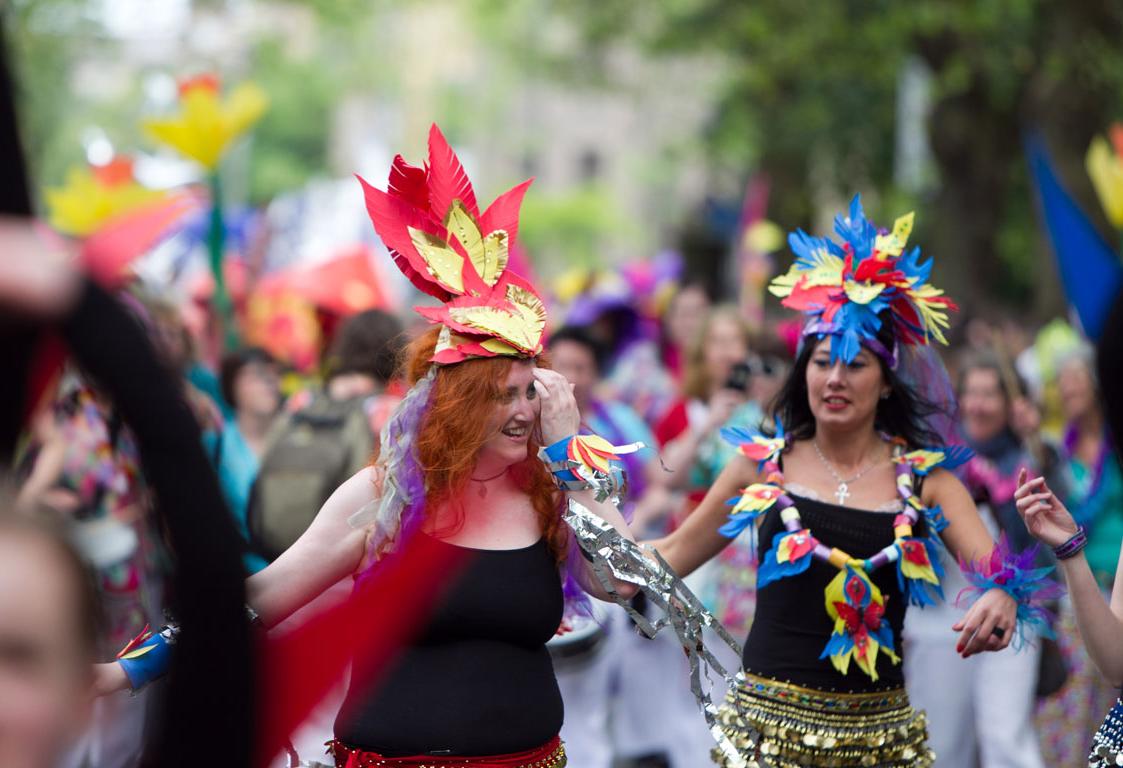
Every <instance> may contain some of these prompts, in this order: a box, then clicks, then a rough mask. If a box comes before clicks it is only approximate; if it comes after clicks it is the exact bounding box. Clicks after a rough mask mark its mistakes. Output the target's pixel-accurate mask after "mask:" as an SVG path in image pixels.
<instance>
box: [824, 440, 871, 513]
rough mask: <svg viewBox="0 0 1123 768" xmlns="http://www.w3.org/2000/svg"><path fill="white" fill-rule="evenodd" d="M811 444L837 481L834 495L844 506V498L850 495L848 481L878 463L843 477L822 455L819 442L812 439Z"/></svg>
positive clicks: (858, 476)
mask: <svg viewBox="0 0 1123 768" xmlns="http://www.w3.org/2000/svg"><path fill="white" fill-rule="evenodd" d="M811 444H812V445H813V446H815V453H817V454H819V460H820V461H821V462H823V466H824V467H826V468H827V471H828V472H830V473H831V475H833V476H834V479H835V480H837V481H838V488H837V489H836V490H835V492H834V495H835V497H836V498H837V499H838V503H839V506H846V499H848V498H849V497H850V496H851V495H852V494H851V493H850V483H852V482H854V481H855V480H857V479H858V478H860V477H861V476H862V475H864V474H866V473H867V472H869V471H870V470H871V469H873V468H874V467H876V466H878V464H879V463H880V462H876V461H875V462H874V463H873V464H870V465H869V466H868V467H866V468H865V469H863V470H862V471H861V472H859V473H858V474H856V475H854V476H853V477H851V478H849V479H844V478H843V477H842V475H840V474H838V472H837V471H835V468H834V465H833V464H831V463H830V461H829V460H828V459H827V457H826V456H825V455H823V450H822V449H821V448H820V447H819V442H818V441H817V440H812V441H811Z"/></svg>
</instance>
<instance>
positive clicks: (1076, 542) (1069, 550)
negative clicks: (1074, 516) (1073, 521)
mask: <svg viewBox="0 0 1123 768" xmlns="http://www.w3.org/2000/svg"><path fill="white" fill-rule="evenodd" d="M1086 546H1088V532H1087V531H1085V530H1084V526H1082V525H1080V526H1077V528H1076V533H1074V534H1072V536H1070V537H1069V539H1068V541H1066V542H1065V543H1064V544H1061V545H1060V546H1059V547H1053V554H1054V555H1056V556H1057V559H1058V560H1068V559H1069V558H1070V557H1076V556H1077V555H1079V554H1080V553H1081V552H1083V551H1084V547H1086Z"/></svg>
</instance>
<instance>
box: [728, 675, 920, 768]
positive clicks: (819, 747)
mask: <svg viewBox="0 0 1123 768" xmlns="http://www.w3.org/2000/svg"><path fill="white" fill-rule="evenodd" d="M718 718H719V722H720V725H721V728H722V730H723V731H725V733H726V735H727V736H728V737H729V738H730V739H731V740H732V741H733V743H734V744H736V745H737V748H738V750H739V751H740V754H741V756H742V758H743V759H744V760H746V761H747V763H745V765H747V766H748V768H802V767H814V766H836V767H838V768H848V767H849V766H854V767H855V768H858V766H870V765H876V766H879V767H882V766H883V767H884V768H930V766H931V765H932V763H933V761H934V759H935V756H934V755H933V753H932V751H931V750H929V749H928V746H927V740H928V728H927V721H926V720H925V718H924V713H922V712H917V711H916V710H914V709H913V708H912V707H911V706H910V705H909V700H908V696H906V695H905V691H904V689H903V688H894V689H891V690H887V691H879V692H876V693H836V692H834V691H817V690H813V689H810V688H802V687H800V686H798V685H792V684H790V683H782V682H779V681H776V680H770V679H768V678H764V677H758V676H756V675H753V674H750V673H745V683H744V684H743V685H742V686H741V687H740V688H739V689H737V690H733V691H730V692H729V694H728V696H727V697H726V700H725V706H723V707H722V709H721V712H720V713H719V715H718ZM713 757H714V761H715V762H717V763H718V764H719V765H722V766H725V768H734V766H733V765H732V764H731V763H729V762H728V761H722V758H721V756H720V755H718V754H716V753H715V754H714V756H713Z"/></svg>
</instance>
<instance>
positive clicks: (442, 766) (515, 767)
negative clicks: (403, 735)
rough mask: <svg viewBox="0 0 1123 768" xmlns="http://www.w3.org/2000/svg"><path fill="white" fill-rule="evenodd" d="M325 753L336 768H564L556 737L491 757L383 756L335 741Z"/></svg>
mask: <svg viewBox="0 0 1123 768" xmlns="http://www.w3.org/2000/svg"><path fill="white" fill-rule="evenodd" d="M328 752H329V753H330V754H331V755H332V756H333V757H334V758H335V764H336V766H337V768H375V767H376V766H377V768H565V765H566V758H565V745H563V744H562V741H561V739H560V738H558V737H557V736H555V737H554V738H553V739H551V740H550V741H548V742H547V743H545V744H543V745H542V746H541V747H539V748H537V749H532V750H528V751H526V752H519V753H516V754H510V755H494V756H490V757H442V756H440V755H416V756H413V757H385V756H383V755H380V754H378V753H377V752H364V751H363V750H361V749H355V748H354V747H348V746H347V745H346V744H343V743H341V742H338V741H331V742H328Z"/></svg>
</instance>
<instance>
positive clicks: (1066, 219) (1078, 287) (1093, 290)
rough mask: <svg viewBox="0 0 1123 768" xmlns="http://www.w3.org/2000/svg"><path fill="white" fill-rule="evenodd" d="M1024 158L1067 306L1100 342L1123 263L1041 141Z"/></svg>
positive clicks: (1122, 277) (1120, 283)
mask: <svg viewBox="0 0 1123 768" xmlns="http://www.w3.org/2000/svg"><path fill="white" fill-rule="evenodd" d="M1026 155H1027V156H1028V159H1029V170H1030V175H1031V177H1032V180H1033V185H1034V187H1035V188H1036V190H1037V201H1038V205H1039V210H1040V211H1041V216H1042V218H1043V219H1044V220H1045V228H1046V230H1047V231H1048V233H1049V240H1050V241H1051V242H1052V244H1053V253H1054V254H1055V255H1056V257H1057V269H1058V271H1059V272H1060V273H1061V282H1062V283H1063V284H1064V289H1065V295H1066V296H1067V297H1068V303H1069V304H1070V305H1071V306H1072V307H1073V308H1074V309H1076V314H1077V315H1078V316H1079V317H1080V324H1081V325H1082V326H1084V333H1085V334H1086V335H1087V336H1088V338H1089V339H1091V340H1092V341H1096V340H1097V339H1099V337H1100V334H1101V333H1102V331H1103V326H1104V321H1105V320H1106V319H1107V314H1108V312H1109V311H1110V310H1111V306H1112V303H1113V302H1114V300H1115V296H1116V294H1117V293H1118V292H1119V288H1120V286H1123V264H1121V263H1120V261H1119V256H1118V255H1117V254H1116V253H1115V251H1114V250H1113V249H1112V248H1111V246H1109V245H1108V244H1107V242H1106V241H1105V240H1104V239H1103V238H1102V237H1101V236H1100V233H1099V232H1097V231H1096V228H1095V227H1094V226H1092V222H1090V221H1088V217H1087V216H1085V215H1084V212H1083V211H1081V210H1080V207H1079V206H1078V205H1077V204H1076V202H1075V201H1074V200H1073V199H1072V197H1071V196H1070V195H1069V193H1068V190H1066V189H1065V188H1064V187H1063V186H1061V183H1060V181H1059V180H1058V179H1057V176H1056V174H1055V173H1054V172H1053V167H1052V163H1051V162H1050V160H1049V153H1048V151H1047V150H1046V149H1045V146H1044V144H1043V143H1042V141H1041V139H1040V138H1037V137H1034V138H1031V139H1030V140H1029V141H1028V142H1027V143H1026Z"/></svg>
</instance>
